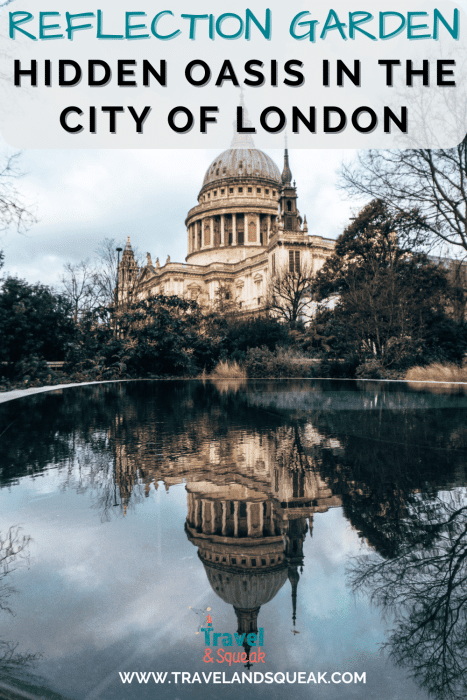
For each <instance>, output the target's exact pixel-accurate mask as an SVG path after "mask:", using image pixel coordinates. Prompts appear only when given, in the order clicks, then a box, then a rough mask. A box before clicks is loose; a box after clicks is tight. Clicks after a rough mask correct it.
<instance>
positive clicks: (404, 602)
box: [349, 492, 467, 700]
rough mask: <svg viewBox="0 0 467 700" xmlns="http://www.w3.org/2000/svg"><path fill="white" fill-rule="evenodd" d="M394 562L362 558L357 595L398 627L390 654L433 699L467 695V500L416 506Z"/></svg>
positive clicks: (356, 571) (356, 567) (355, 569)
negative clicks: (363, 596) (366, 598)
mask: <svg viewBox="0 0 467 700" xmlns="http://www.w3.org/2000/svg"><path fill="white" fill-rule="evenodd" d="M404 526H405V530H406V534H405V538H404V543H403V544H400V546H399V550H398V553H397V555H396V556H395V557H394V558H393V559H388V560H386V559H384V558H383V557H382V556H380V555H379V554H371V555H368V556H362V557H358V558H357V559H356V560H354V562H353V564H352V567H351V569H350V571H349V576H350V581H351V583H352V585H353V588H354V590H356V591H364V592H366V593H368V594H369V595H370V597H371V600H372V601H373V602H374V603H375V604H377V605H378V606H380V607H381V608H382V609H383V610H384V612H386V613H387V614H388V615H394V622H393V625H392V630H391V632H390V636H389V640H388V642H387V644H386V648H387V649H388V650H389V651H390V654H391V656H392V658H393V659H394V661H395V662H396V663H397V664H400V665H402V666H405V667H407V668H409V669H410V670H411V672H412V674H413V676H414V678H415V680H416V681H417V682H418V683H419V685H420V686H421V687H423V688H425V689H426V690H428V691H429V692H430V694H432V695H433V696H434V697H435V698H440V699H441V698H443V699H446V700H448V699H449V700H451V699H454V698H456V699H457V698H458V699H462V698H465V697H466V696H467V495H466V494H465V492H461V493H460V494H459V492H453V493H450V494H449V495H446V497H444V498H438V497H435V498H433V499H431V500H429V501H423V500H421V499H418V500H417V501H416V502H414V503H413V504H412V506H411V507H410V509H409V510H408V513H407V517H406V519H405V521H404Z"/></svg>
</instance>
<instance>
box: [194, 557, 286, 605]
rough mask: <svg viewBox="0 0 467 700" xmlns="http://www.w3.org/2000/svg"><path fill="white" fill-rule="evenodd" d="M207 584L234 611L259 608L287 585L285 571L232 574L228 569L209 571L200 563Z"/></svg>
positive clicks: (250, 571) (279, 569) (282, 568)
mask: <svg viewBox="0 0 467 700" xmlns="http://www.w3.org/2000/svg"><path fill="white" fill-rule="evenodd" d="M203 564H204V568H205V570H206V575H207V577H208V580H209V583H210V584H211V587H212V589H213V591H214V592H215V593H217V595H218V596H219V598H222V600H223V601H224V602H225V603H229V605H233V606H234V607H236V608H241V609H247V608H248V609H252V608H259V607H260V606H261V605H264V604H265V603H269V601H270V600H272V599H273V598H274V596H275V595H276V594H277V593H278V592H279V590H280V589H281V588H282V586H283V585H284V583H285V582H286V581H287V568H286V566H285V565H284V566H282V567H281V568H276V569H272V570H271V569H270V570H269V571H262V572H261V571H258V572H256V571H252V570H251V569H249V570H247V571H232V568H231V567H229V568H224V567H222V568H221V567H213V566H212V565H211V564H210V563H208V562H206V561H203Z"/></svg>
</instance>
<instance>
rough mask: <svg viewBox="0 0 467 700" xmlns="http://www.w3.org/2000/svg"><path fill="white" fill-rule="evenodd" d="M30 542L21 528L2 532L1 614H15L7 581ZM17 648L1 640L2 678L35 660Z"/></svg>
mask: <svg viewBox="0 0 467 700" xmlns="http://www.w3.org/2000/svg"><path fill="white" fill-rule="evenodd" d="M30 541H31V538H30V537H29V535H23V534H21V528H19V527H10V529H9V530H8V531H7V532H6V533H2V532H0V613H9V614H10V615H12V614H13V610H12V608H11V607H10V602H11V596H12V594H13V593H14V592H15V589H14V588H13V587H12V586H10V585H8V584H7V583H6V582H5V579H6V578H7V576H8V575H9V574H11V573H12V571H14V569H15V568H16V565H17V563H18V561H19V560H20V559H23V558H25V557H26V556H27V549H28V546H29V543H30ZM17 647H18V644H15V643H13V642H10V641H5V640H2V639H0V674H1V676H5V675H8V676H9V675H11V674H14V672H15V671H18V670H20V669H21V668H24V667H26V666H30V665H31V663H32V662H33V661H34V660H35V658H36V655H35V654H28V653H20V652H18V651H17Z"/></svg>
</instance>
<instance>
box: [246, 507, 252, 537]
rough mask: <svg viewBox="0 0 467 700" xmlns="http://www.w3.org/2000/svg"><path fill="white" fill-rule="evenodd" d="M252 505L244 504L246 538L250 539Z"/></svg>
mask: <svg viewBox="0 0 467 700" xmlns="http://www.w3.org/2000/svg"><path fill="white" fill-rule="evenodd" d="M252 505H253V504H252V503H247V504H246V527H247V533H248V537H252V527H251V506H252Z"/></svg>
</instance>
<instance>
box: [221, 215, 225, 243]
mask: <svg viewBox="0 0 467 700" xmlns="http://www.w3.org/2000/svg"><path fill="white" fill-rule="evenodd" d="M221 246H225V228H224V214H221Z"/></svg>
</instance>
